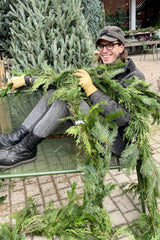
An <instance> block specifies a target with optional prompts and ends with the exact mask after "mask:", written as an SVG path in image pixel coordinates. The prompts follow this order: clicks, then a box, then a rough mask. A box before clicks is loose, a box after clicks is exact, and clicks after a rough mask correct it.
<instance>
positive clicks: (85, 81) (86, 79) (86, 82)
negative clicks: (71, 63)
mask: <svg viewBox="0 0 160 240" xmlns="http://www.w3.org/2000/svg"><path fill="white" fill-rule="evenodd" d="M73 76H75V77H79V78H80V81H79V86H81V87H82V88H83V89H84V91H85V92H86V95H87V96H90V95H91V94H92V93H94V92H95V91H97V88H96V87H95V86H94V84H93V82H92V79H91V77H90V75H89V74H88V73H87V72H86V71H85V70H84V69H78V72H76V73H73Z"/></svg>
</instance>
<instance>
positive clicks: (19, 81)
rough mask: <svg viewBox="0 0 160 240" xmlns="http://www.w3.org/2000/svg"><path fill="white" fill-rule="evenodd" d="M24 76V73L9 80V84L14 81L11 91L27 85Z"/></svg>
mask: <svg viewBox="0 0 160 240" xmlns="http://www.w3.org/2000/svg"><path fill="white" fill-rule="evenodd" d="M24 76H25V75H22V76H20V77H13V78H11V79H10V80H9V81H8V84H10V83H13V86H12V88H11V91H14V90H15V89H17V88H20V87H23V86H26V83H25V79H24Z"/></svg>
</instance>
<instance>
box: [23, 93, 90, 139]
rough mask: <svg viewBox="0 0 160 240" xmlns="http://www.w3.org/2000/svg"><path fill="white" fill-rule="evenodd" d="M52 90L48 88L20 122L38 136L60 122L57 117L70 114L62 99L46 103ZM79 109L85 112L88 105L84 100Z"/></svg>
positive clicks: (51, 130)
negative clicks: (44, 94)
mask: <svg viewBox="0 0 160 240" xmlns="http://www.w3.org/2000/svg"><path fill="white" fill-rule="evenodd" d="M54 91H55V90H53V89H50V90H49V91H48V92H47V94H46V96H43V97H42V98H41V99H40V101H39V102H38V103H37V105H36V106H35V107H34V108H33V110H32V111H31V112H30V114H29V115H28V117H27V118H26V119H25V120H24V122H23V123H22V125H23V126H25V127H26V129H27V130H29V131H33V134H35V135H36V136H38V137H42V138H45V137H47V136H48V135H49V134H50V133H52V132H53V131H54V130H56V129H57V127H58V126H59V125H60V124H61V121H59V119H61V118H65V117H67V116H69V115H70V112H69V109H68V106H67V103H66V102H64V101H61V100H55V101H53V103H52V104H51V105H48V100H49V98H50V97H51V96H52V94H53V93H54ZM81 109H82V111H83V112H84V113H85V114H87V113H88V110H89V105H88V104H87V103H86V102H85V101H82V102H81ZM72 124H74V123H72Z"/></svg>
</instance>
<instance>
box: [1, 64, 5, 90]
mask: <svg viewBox="0 0 160 240" xmlns="http://www.w3.org/2000/svg"><path fill="white" fill-rule="evenodd" d="M4 77H6V71H5V67H4V60H0V87H2V86H4V83H3V82H2V80H3V78H4Z"/></svg>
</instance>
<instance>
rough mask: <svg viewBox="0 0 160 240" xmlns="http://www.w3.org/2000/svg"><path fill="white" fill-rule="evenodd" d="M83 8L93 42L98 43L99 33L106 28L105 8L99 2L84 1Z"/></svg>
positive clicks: (96, 0)
mask: <svg viewBox="0 0 160 240" xmlns="http://www.w3.org/2000/svg"><path fill="white" fill-rule="evenodd" d="M82 7H83V13H84V15H85V17H86V18H88V26H89V30H90V32H91V34H92V36H93V40H94V41H96V39H97V35H98V32H99V31H100V30H101V29H102V28H103V27H104V26H105V11H104V6H103V4H102V2H101V1H99V0H82Z"/></svg>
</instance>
